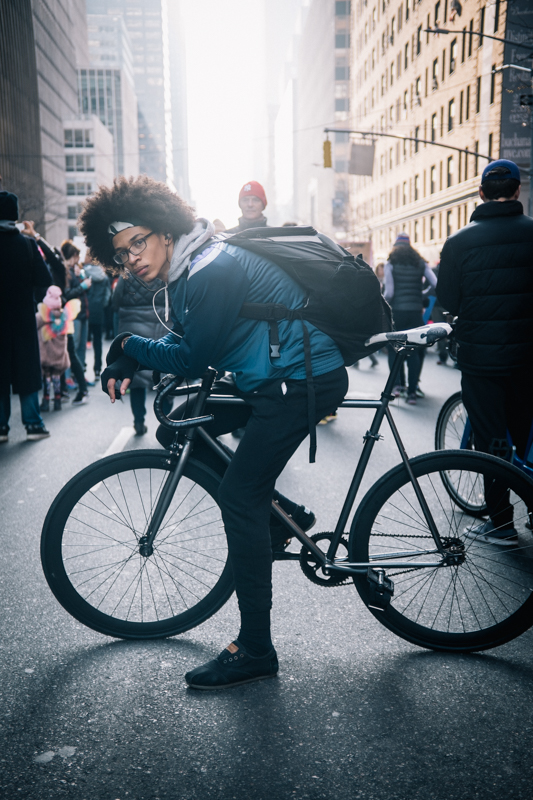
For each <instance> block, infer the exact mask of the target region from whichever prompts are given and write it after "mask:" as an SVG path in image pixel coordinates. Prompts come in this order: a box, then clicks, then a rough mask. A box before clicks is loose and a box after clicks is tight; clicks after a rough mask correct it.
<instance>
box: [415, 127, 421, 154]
mask: <svg viewBox="0 0 533 800" xmlns="http://www.w3.org/2000/svg"><path fill="white" fill-rule="evenodd" d="M415 139H416V140H417V141H415V153H418V139H420V127H419V126H418V125H417V126H416V128H415Z"/></svg>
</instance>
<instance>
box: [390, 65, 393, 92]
mask: <svg viewBox="0 0 533 800" xmlns="http://www.w3.org/2000/svg"><path fill="white" fill-rule="evenodd" d="M393 84H394V61H391V65H390V85H391V86H392V85H393Z"/></svg>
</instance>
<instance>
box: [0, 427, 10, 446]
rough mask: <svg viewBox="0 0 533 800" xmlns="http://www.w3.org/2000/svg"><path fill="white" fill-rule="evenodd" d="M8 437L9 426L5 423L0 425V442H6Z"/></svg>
mask: <svg viewBox="0 0 533 800" xmlns="http://www.w3.org/2000/svg"><path fill="white" fill-rule="evenodd" d="M8 439H9V428H8V427H7V425H0V444H3V443H4V442H7V440H8Z"/></svg>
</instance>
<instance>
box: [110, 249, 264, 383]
mask: <svg viewBox="0 0 533 800" xmlns="http://www.w3.org/2000/svg"><path fill="white" fill-rule="evenodd" d="M224 256H225V258H224V264H223V265H219V264H217V263H216V262H217V259H215V260H214V261H212V262H211V263H210V264H209V265H208V266H206V267H204V268H203V269H201V270H200V271H199V272H198V273H196V274H193V275H192V276H191V277H189V279H188V281H187V288H186V292H187V310H186V313H185V317H184V319H183V338H182V339H181V340H179V343H172V344H171V343H170V342H169V339H170V340H172V339H174V341H176V337H175V336H174V334H169V335H168V336H165V337H163V339H159V340H158V341H155V342H154V341H152V340H150V339H143V338H141V337H140V336H132V337H131V338H130V339H128V341H127V342H126V344H125V345H124V352H125V353H126V354H127V355H129V356H132V357H133V358H136V359H137V361H139V362H140V363H141V364H145V365H146V366H148V367H150V368H152V369H158V370H160V371H161V372H171V373H173V374H174V375H182V376H183V377H186V378H192V377H197V376H198V375H202V374H203V373H204V372H205V370H206V369H207V367H209V366H210V365H211V364H214V363H216V361H217V357H218V356H219V355H220V354H221V353H222V352H223V349H224V345H225V342H226V338H227V336H228V334H229V332H230V331H231V329H232V328H233V325H234V323H235V321H236V320H237V318H238V316H239V312H240V310H241V306H242V304H243V302H244V300H245V298H246V295H247V293H248V289H249V286H250V281H249V279H248V276H247V275H246V273H245V272H244V270H243V268H242V267H241V266H240V264H239V263H238V261H237V260H236V259H235V258H233V257H232V256H230V255H228V254H227V253H226V254H224Z"/></svg>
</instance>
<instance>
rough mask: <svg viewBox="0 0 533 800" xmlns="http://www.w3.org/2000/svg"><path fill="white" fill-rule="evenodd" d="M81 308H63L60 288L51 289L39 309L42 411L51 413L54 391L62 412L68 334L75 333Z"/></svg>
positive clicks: (73, 302)
mask: <svg viewBox="0 0 533 800" xmlns="http://www.w3.org/2000/svg"><path fill="white" fill-rule="evenodd" d="M80 306H81V304H80V301H79V300H69V301H68V303H66V304H65V306H64V308H62V307H61V289H60V288H59V286H49V287H48V291H47V292H46V295H45V298H44V300H43V302H42V303H39V305H38V306H37V309H38V310H37V314H36V320H37V330H38V331H39V353H40V356H41V367H42V371H43V383H44V392H43V399H42V402H41V405H40V410H41V411H50V395H51V393H52V389H53V392H54V411H61V373H62V372H64V371H65V370H66V369H68V367H70V360H69V357H68V352H67V334H69V333H72V332H73V331H74V322H73V320H74V319H75V318H76V317H77V315H78V314H79V311H80Z"/></svg>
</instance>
